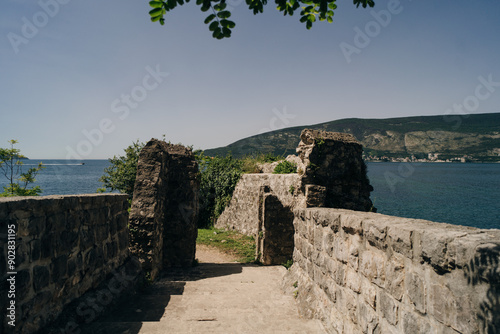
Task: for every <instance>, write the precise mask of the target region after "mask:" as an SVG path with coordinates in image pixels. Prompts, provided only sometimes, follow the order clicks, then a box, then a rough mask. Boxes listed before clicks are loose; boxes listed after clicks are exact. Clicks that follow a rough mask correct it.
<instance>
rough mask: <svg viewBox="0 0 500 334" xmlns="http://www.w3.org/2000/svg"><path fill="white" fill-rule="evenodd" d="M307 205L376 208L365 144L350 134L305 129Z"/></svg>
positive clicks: (301, 164)
mask: <svg viewBox="0 0 500 334" xmlns="http://www.w3.org/2000/svg"><path fill="white" fill-rule="evenodd" d="M297 154H298V158H299V159H294V160H295V161H297V160H298V161H297V165H298V169H299V174H301V173H300V170H302V171H303V174H302V191H303V193H304V194H305V197H306V206H307V207H327V208H339V209H349V210H355V211H375V208H374V207H373V204H372V201H371V200H370V192H371V191H373V187H372V186H371V185H370V181H369V180H368V177H367V176H366V165H365V162H364V161H363V158H362V154H363V147H362V146H361V144H360V143H359V142H358V141H357V140H356V138H354V136H353V135H351V134H348V133H338V132H327V131H321V130H311V129H305V130H303V131H302V133H301V135H300V143H299V146H298V147H297Z"/></svg>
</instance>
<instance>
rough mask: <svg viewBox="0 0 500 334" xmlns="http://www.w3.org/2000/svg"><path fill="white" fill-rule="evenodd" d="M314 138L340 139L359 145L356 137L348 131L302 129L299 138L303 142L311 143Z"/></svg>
mask: <svg viewBox="0 0 500 334" xmlns="http://www.w3.org/2000/svg"><path fill="white" fill-rule="evenodd" d="M315 139H323V140H335V141H341V142H344V143H351V144H358V145H361V144H360V143H359V142H358V141H357V140H356V138H355V137H354V136H353V135H351V134H349V133H341V132H329V131H324V130H313V129H304V130H302V133H301V134H300V140H301V141H302V142H303V143H304V144H306V145H311V144H313V143H314V140H315Z"/></svg>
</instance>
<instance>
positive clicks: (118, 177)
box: [99, 140, 144, 200]
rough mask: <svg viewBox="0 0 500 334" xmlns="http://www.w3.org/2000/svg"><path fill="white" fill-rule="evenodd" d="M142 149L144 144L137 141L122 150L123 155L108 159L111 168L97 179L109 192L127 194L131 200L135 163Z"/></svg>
mask: <svg viewBox="0 0 500 334" xmlns="http://www.w3.org/2000/svg"><path fill="white" fill-rule="evenodd" d="M143 147H144V143H141V142H139V140H137V141H136V142H134V143H132V145H130V146H129V147H127V148H126V149H125V150H124V151H125V155H123V156H118V157H117V156H114V157H113V158H111V159H109V162H110V163H111V166H109V167H107V168H106V169H104V173H105V174H104V175H103V176H101V178H100V179H99V181H101V182H102V183H103V184H104V187H106V188H107V189H109V190H110V191H113V190H118V191H119V192H121V193H124V194H128V196H129V199H130V200H131V199H132V195H133V194H134V184H135V176H136V174H137V162H138V161H139V153H140V152H141V150H142V148H143Z"/></svg>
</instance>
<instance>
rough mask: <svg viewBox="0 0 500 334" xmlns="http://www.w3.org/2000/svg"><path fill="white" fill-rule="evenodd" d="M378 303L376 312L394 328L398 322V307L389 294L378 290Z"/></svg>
mask: <svg viewBox="0 0 500 334" xmlns="http://www.w3.org/2000/svg"><path fill="white" fill-rule="evenodd" d="M377 299H378V300H379V303H378V305H377V310H378V311H379V312H380V313H381V314H382V315H383V316H384V318H385V319H386V320H387V322H389V323H390V324H391V325H393V326H396V325H397V324H398V320H399V305H398V303H397V302H396V300H394V299H393V298H392V297H391V296H390V295H389V294H387V293H386V292H385V291H384V290H380V291H379V294H378V298H377Z"/></svg>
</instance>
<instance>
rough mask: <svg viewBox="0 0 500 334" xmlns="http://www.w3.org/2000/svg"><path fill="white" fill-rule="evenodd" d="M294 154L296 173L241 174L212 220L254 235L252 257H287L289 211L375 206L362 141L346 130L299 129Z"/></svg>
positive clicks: (291, 158)
mask: <svg viewBox="0 0 500 334" xmlns="http://www.w3.org/2000/svg"><path fill="white" fill-rule="evenodd" d="M300 138H301V141H300V143H299V145H298V147H297V154H298V155H296V156H293V155H291V156H288V157H287V158H286V160H287V161H290V162H293V163H295V164H297V173H296V174H270V172H271V168H269V167H272V166H274V167H275V165H276V163H274V164H269V165H268V166H265V165H264V166H261V169H262V170H263V171H267V172H268V173H260V174H244V175H243V176H242V177H241V180H240V181H239V182H238V184H237V186H236V189H235V191H234V193H233V198H232V200H231V202H230V203H229V206H228V207H227V208H226V209H225V211H224V212H223V213H222V215H221V216H220V217H219V219H218V220H217V223H216V225H215V226H216V227H217V228H225V229H233V230H237V231H239V232H241V233H243V234H246V235H251V236H254V237H255V238H256V242H257V258H258V260H259V261H260V262H262V263H263V264H281V263H284V262H286V261H287V260H289V259H291V258H292V253H293V248H294V244H293V235H294V233H295V232H294V227H293V219H294V214H293V212H294V210H296V209H300V208H308V207H328V208H342V209H350V210H357V211H375V208H374V207H373V204H372V202H371V200H370V192H371V191H372V190H373V187H372V186H371V185H370V183H369V180H368V178H367V176H366V165H365V163H364V161H363V159H362V146H361V144H360V143H359V142H358V141H357V140H356V139H355V138H354V137H353V136H352V135H350V134H345V133H334V132H326V131H318V130H310V129H305V130H303V131H302V134H301V136H300Z"/></svg>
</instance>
